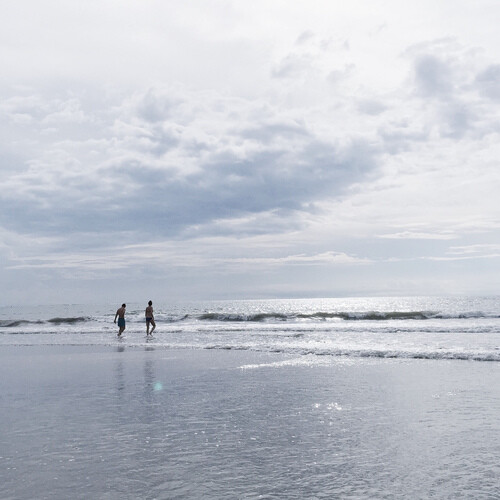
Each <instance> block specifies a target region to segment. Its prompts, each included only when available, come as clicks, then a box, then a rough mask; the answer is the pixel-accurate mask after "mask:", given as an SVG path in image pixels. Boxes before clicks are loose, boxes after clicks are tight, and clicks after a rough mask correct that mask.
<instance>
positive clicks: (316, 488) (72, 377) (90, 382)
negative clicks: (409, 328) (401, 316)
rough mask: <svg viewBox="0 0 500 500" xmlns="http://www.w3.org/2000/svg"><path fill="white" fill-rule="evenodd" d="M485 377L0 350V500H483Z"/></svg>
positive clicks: (317, 362)
mask: <svg viewBox="0 0 500 500" xmlns="http://www.w3.org/2000/svg"><path fill="white" fill-rule="evenodd" d="M499 375H500V369H499V366H498V363H487V362H471V361H434V360H432V361H430V360H378V359H348V358H341V357H339V358H332V357H327V356H298V357H292V356H283V355H280V354H264V353H253V352H248V351H234V350H233V351H223V350H168V349H155V348H154V347H146V348H128V347H123V346H121V345H120V343H119V342H118V341H117V345H116V347H113V348H109V347H91V346H74V347H71V346H31V347H2V348H1V349H0V389H1V391H0V395H1V399H0V402H1V405H0V485H1V486H0V490H1V497H2V498H3V499H28V498H30V499H31V498H40V499H42V498H47V499H49V498H50V499H66V498H82V499H83V498H96V499H97V498H102V499H115V498H116V499H124V498H125V499H127V498H130V499H136V498H159V499H161V498H214V499H216V498H217V499H221V498H228V499H229V498H231V499H233V498H287V499H290V498H297V499H298V498H301V499H303V498H429V497H432V498H491V499H493V498H498V496H497V495H498V491H497V478H498V477H499V475H500V464H499V461H498V456H500V423H499V420H500V419H499V418H498V415H499V414H500V387H499V386H500V384H498V380H499Z"/></svg>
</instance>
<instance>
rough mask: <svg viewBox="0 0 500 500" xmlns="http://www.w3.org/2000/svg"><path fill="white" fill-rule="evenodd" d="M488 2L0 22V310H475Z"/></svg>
mask: <svg viewBox="0 0 500 500" xmlns="http://www.w3.org/2000/svg"><path fill="white" fill-rule="evenodd" d="M499 18H500V3H499V2H498V1H497V0H476V1H474V2H471V1H470V0H439V1H436V0H432V1H429V0H422V1H420V2H402V1H401V0H364V1H361V0H351V1H349V2H345V1H340V0H338V1H337V0H330V1H321V0H294V1H293V2H291V1H289V0H286V1H285V0H252V1H251V2H243V1H234V0H192V1H189V2H186V1H185V0H163V1H160V0H140V1H139V0H120V1H118V0H86V1H85V2H81V1H76V0H75V1H72V0H65V1H62V0H44V1H43V2H41V1H39V0H16V1H15V2H13V1H7V0H6V1H3V2H2V16H1V17H0V44H1V51H0V67H1V68H2V71H1V73H0V136H1V138H2V139H1V141H0V282H1V283H2V286H1V287H0V302H1V303H2V304H4V305H9V304H13V305H17V304H23V303H33V304H45V303H87V302H92V303H94V302H102V301H105V302H107V303H115V302H116V303H121V302H122V301H127V300H128V301H144V300H145V299H148V298H154V299H155V300H158V301H160V300H175V299H179V300H186V299H226V298H227V299H235V298H273V297H338V296H372V295H374V296H389V295H391V296H394V295H395V296H399V295H449V294H453V295H464V294H472V295H480V294H497V293H498V289H499V288H498V285H499V279H498V276H499V272H500V201H499V197H500V168H499V166H500V165H499V163H500V141H499V139H500V112H499V105H500V53H499V51H498V47H500V31H499V30H498V19H499Z"/></svg>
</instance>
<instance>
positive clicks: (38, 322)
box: [0, 316, 90, 328]
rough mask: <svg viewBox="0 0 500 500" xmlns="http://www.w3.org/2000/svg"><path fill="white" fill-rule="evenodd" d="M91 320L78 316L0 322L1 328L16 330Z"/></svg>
mask: <svg viewBox="0 0 500 500" xmlns="http://www.w3.org/2000/svg"><path fill="white" fill-rule="evenodd" d="M89 320H90V318H86V317H83V316H78V317H75V318H51V319H47V320H40V319H39V320H36V321H31V320H27V319H19V320H9V319H4V320H0V328H15V327H16V326H23V325H43V324H47V323H48V324H52V325H72V324H74V323H82V322H84V321H89Z"/></svg>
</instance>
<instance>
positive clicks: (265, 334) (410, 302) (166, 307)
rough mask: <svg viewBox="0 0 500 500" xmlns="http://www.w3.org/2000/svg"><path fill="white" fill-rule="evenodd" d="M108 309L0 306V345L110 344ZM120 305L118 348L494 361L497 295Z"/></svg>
mask: <svg viewBox="0 0 500 500" xmlns="http://www.w3.org/2000/svg"><path fill="white" fill-rule="evenodd" d="M120 305H121V303H117V304H116V305H107V306H105V307H104V306H82V305H60V306H38V307H28V306H23V307H1V308H0V345H94V346H96V345H116V341H117V338H116V332H117V326H116V325H115V324H114V323H113V319H114V315H115V312H116V309H117V308H118V307H119V306H120ZM145 307H146V303H144V304H142V305H139V304H128V305H127V314H126V320H127V327H126V330H125V332H124V338H123V339H120V341H121V342H122V344H123V345H127V346H130V347H132V346H142V345H145V343H146V342H148V344H151V345H152V344H153V343H154V345H155V346H156V347H158V348H165V349H169V348H179V349H225V350H230V349H234V350H250V351H255V352H277V353H284V354H299V355H307V354H311V355H315V356H342V357H366V358H370V357H378V358H417V359H453V360H475V361H495V362H496V361H500V297H464V298H446V297H445V298H443V297H438V298H436V297H407V298H347V299H302V300H247V301H220V302H196V303H183V304H165V303H162V302H161V301H159V302H158V303H156V304H154V307H155V318H156V322H157V325H158V326H157V329H156V331H155V334H154V338H153V339H146V336H145V333H146V330H145V322H144V309H145Z"/></svg>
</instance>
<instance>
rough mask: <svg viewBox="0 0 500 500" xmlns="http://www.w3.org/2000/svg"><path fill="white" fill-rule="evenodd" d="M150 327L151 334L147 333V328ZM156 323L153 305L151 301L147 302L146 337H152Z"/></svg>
mask: <svg viewBox="0 0 500 500" xmlns="http://www.w3.org/2000/svg"><path fill="white" fill-rule="evenodd" d="M150 325H151V326H152V327H153V328H152V330H151V333H150V332H149V326H150ZM155 328H156V323H155V317H154V314H153V303H152V302H151V301H149V302H148V307H146V335H153V332H154V331H155Z"/></svg>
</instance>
